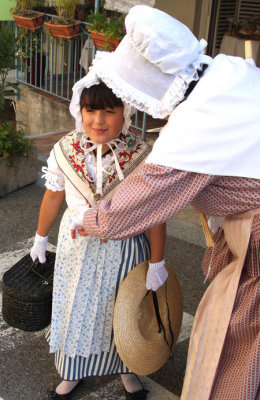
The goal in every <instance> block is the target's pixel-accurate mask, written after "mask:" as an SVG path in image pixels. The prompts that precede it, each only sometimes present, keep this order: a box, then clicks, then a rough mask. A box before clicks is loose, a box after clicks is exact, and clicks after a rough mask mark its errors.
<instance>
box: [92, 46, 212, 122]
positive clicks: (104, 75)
mask: <svg viewBox="0 0 260 400" xmlns="http://www.w3.org/2000/svg"><path fill="white" fill-rule="evenodd" d="M205 44H206V42H205V40H204V39H202V40H201V41H200V46H201V51H200V53H199V54H198V57H197V59H196V60H195V61H194V62H193V63H192V64H190V65H189V66H188V67H186V68H185V70H183V71H180V72H179V74H178V75H176V76H175V78H174V80H173V83H172V85H171V86H170V88H169V89H168V91H167V92H166V94H165V95H164V97H163V99H162V101H158V100H156V99H155V98H153V97H151V96H150V95H149V94H147V93H145V92H144V91H140V90H138V88H136V87H133V86H131V84H129V83H128V82H127V81H125V80H124V79H122V78H121V77H120V75H118V74H117V72H116V71H115V70H114V68H113V67H111V63H110V62H109V59H110V57H111V54H110V53H106V52H98V53H97V55H96V58H95V60H94V63H93V67H94V69H95V71H96V73H97V75H98V76H99V77H100V79H102V81H103V82H104V83H105V84H106V85H107V86H108V87H110V88H111V89H112V90H113V92H114V94H115V95H116V96H117V97H119V98H121V99H122V101H123V102H124V103H127V104H130V105H131V106H132V107H134V108H136V109H138V110H140V111H143V112H147V113H148V114H150V115H151V116H152V117H153V118H165V117H166V116H168V115H170V114H171V112H172V111H173V109H174V108H175V107H176V106H177V105H178V104H179V103H180V102H181V101H182V100H183V98H184V94H185V92H186V90H187V88H188V86H189V84H190V83H191V82H192V81H193V80H198V72H197V70H199V69H201V66H202V64H204V63H205V64H210V62H211V61H212V59H211V57H208V56H206V55H204V54H203V52H204V47H205ZM104 65H105V66H106V68H104Z"/></svg>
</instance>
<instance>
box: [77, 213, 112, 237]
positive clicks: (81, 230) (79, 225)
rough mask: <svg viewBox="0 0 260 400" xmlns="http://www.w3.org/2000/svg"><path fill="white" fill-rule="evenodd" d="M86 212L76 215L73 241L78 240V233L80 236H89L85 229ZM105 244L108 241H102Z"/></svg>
mask: <svg viewBox="0 0 260 400" xmlns="http://www.w3.org/2000/svg"><path fill="white" fill-rule="evenodd" d="M84 214H85V211H83V212H81V213H80V214H78V215H76V217H75V218H74V219H73V221H72V223H71V229H70V236H71V238H72V239H76V232H78V233H79V234H80V236H87V233H86V231H85V230H84V228H83V219H84ZM100 240H101V241H102V242H103V243H107V240H106V239H100Z"/></svg>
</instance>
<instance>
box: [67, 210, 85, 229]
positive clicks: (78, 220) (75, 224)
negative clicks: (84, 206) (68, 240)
mask: <svg viewBox="0 0 260 400" xmlns="http://www.w3.org/2000/svg"><path fill="white" fill-rule="evenodd" d="M85 211H86V210H84V211H82V212H81V213H80V214H77V215H76V217H74V218H73V221H72V223H71V225H70V229H73V230H75V231H76V230H78V229H84V228H83V219H84V214H85Z"/></svg>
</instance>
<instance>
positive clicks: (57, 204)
mask: <svg viewBox="0 0 260 400" xmlns="http://www.w3.org/2000/svg"><path fill="white" fill-rule="evenodd" d="M64 199H65V191H64V190H61V191H56V192H53V191H52V190H50V189H47V190H46V192H45V194H44V197H43V199H42V203H41V208H40V214H39V220H38V227H37V233H38V235H40V236H47V235H48V234H49V231H50V229H51V227H52V225H53V223H54V222H55V220H56V218H57V217H58V215H59V212H60V209H61V206H62V204H63V201H64Z"/></svg>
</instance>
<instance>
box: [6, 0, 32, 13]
mask: <svg viewBox="0 0 260 400" xmlns="http://www.w3.org/2000/svg"><path fill="white" fill-rule="evenodd" d="M37 4H38V0H16V2H15V7H13V8H11V10H10V11H11V13H13V14H16V15H23V16H25V15H26V16H29V17H33V16H35V13H33V12H31V11H30V10H31V9H32V7H33V6H36V5H37Z"/></svg>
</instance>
